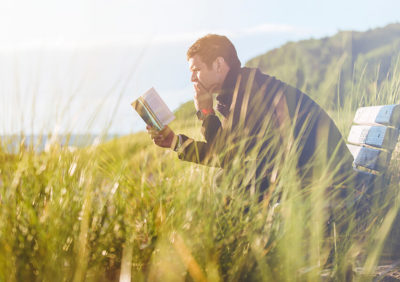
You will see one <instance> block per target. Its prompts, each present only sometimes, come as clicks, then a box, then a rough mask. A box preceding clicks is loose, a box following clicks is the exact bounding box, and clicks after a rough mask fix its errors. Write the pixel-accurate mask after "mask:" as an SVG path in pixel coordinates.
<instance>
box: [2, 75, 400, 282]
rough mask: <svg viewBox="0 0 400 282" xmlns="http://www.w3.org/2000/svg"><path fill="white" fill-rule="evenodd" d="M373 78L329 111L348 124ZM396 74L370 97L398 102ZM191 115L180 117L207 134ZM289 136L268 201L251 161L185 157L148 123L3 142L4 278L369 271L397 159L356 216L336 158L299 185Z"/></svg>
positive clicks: (308, 275)
mask: <svg viewBox="0 0 400 282" xmlns="http://www.w3.org/2000/svg"><path fill="white" fill-rule="evenodd" d="M395 73H397V72H395ZM364 85H367V84H362V83H360V85H356V86H355V88H357V90H354V93H351V94H349V95H348V101H346V102H345V103H344V105H345V107H344V108H341V109H339V110H338V114H337V113H333V115H332V116H333V117H334V118H336V122H337V123H338V124H341V125H342V126H341V129H342V132H343V133H344V135H346V134H347V132H345V131H346V128H348V127H349V126H350V123H351V120H350V121H349V120H348V119H349V117H350V118H351V117H352V115H353V114H354V110H355V108H356V105H358V104H360V103H361V102H360V100H359V99H360V97H358V96H357V95H356V93H362V91H363V90H362V89H363V88H362V87H364ZM399 85H400V80H399V79H398V77H397V76H396V75H393V76H391V77H388V79H387V81H386V82H385V83H384V84H382V87H381V88H380V89H377V95H376V98H374V99H372V100H371V101H370V102H368V101H367V102H365V104H387V103H389V102H390V103H392V102H398V95H399V91H398V90H399V87H398V86H399ZM348 105H351V106H348ZM189 114H190V113H189ZM195 123H196V122H195V121H194V118H193V120H187V119H186V120H185V121H183V120H178V121H176V122H175V124H172V127H173V128H174V129H175V130H176V131H177V132H178V131H179V132H182V131H183V132H185V133H187V134H189V135H191V136H193V135H195V136H196V135H197V137H200V136H199V129H198V128H196V127H198V125H199V124H197V125H196V126H193V124H195ZM280 147H281V148H282V149H281V150H280V151H279V152H277V154H276V157H275V158H274V159H273V160H271V163H270V164H269V166H270V168H276V169H275V170H274V169H272V170H273V171H274V172H275V177H274V180H273V181H272V182H271V185H270V188H269V190H268V191H267V193H265V194H264V195H263V200H262V201H259V197H260V195H259V194H258V193H257V179H255V178H254V177H253V178H252V177H249V176H251V175H252V172H253V171H254V168H255V166H254V164H251V163H252V162H251V161H250V162H249V163H250V165H247V166H245V167H244V166H243V162H242V160H240V159H234V160H233V162H232V163H233V165H232V167H231V169H230V172H229V173H226V172H225V173H221V169H219V168H215V167H205V166H201V165H195V164H191V163H186V162H182V161H179V160H178V159H177V158H176V156H175V153H174V152H171V151H169V150H163V149H159V148H157V147H156V146H154V145H153V144H152V143H151V140H150V138H149V137H148V135H147V134H146V133H143V132H141V133H137V134H135V135H133V136H126V137H123V138H120V139H118V140H113V141H110V142H107V143H105V144H101V145H98V146H88V147H85V148H81V149H78V150H69V148H68V147H67V146H59V145H57V144H53V145H52V146H50V147H48V150H46V151H42V152H38V151H37V150H34V149H33V148H29V147H28V148H27V147H25V146H20V148H19V149H18V150H17V151H16V152H14V153H12V154H11V153H8V152H7V150H6V146H5V145H4V143H2V147H1V148H0V197H1V208H0V238H1V240H0V280H1V281H32V280H38V281H55V280H56V281H71V280H73V281H107V280H112V281H116V280H120V281H186V280H189V281H190V280H194V281H250V280H254V281H296V280H306V281H317V280H321V279H323V278H322V277H325V278H326V279H328V280H329V279H331V280H338V281H343V280H345V279H347V278H349V277H350V276H352V275H353V273H352V271H353V270H354V269H356V267H363V271H364V275H365V276H362V277H363V279H364V278H366V279H369V278H371V277H372V276H368V275H370V274H371V273H373V271H374V268H375V266H376V265H377V264H378V263H379V260H380V259H381V258H382V254H384V255H385V257H386V258H388V257H393V255H394V254H395V253H393V252H392V253H390V252H389V250H390V249H391V248H392V249H393V248H394V247H396V246H393V245H386V246H385V242H392V243H396V240H395V239H394V240H393V238H392V237H393V236H395V235H396V234H397V233H396V229H393V223H394V222H395V219H396V217H397V214H398V203H399V193H398V191H399V189H398V185H399V183H400V181H399V180H400V174H399V173H398V172H397V169H396V168H398V164H397V162H398V159H396V158H395V160H394V161H393V162H392V166H391V168H390V171H389V172H388V173H387V174H386V176H385V179H384V181H383V182H382V183H384V184H382V185H381V186H378V187H376V189H375V190H374V191H373V193H374V195H373V196H372V197H371V199H370V204H369V212H366V213H365V214H362V215H361V216H360V215H358V216H357V214H356V209H355V208H354V205H353V204H354V198H350V196H352V194H351V193H349V195H350V196H349V198H337V195H336V193H332V185H333V184H334V182H335V181H334V179H333V178H332V177H333V171H332V169H331V168H329V167H327V166H321V165H320V166H316V165H315V166H314V169H315V168H318V170H316V171H315V177H314V178H313V179H312V181H310V182H307V184H304V183H302V181H303V180H302V177H301V175H298V174H297V173H296V162H295V160H296V159H297V158H298V156H297V152H296V151H295V150H293V149H292V150H290V147H288V146H284V145H282V146H280ZM271 148H275V147H271ZM288 148H289V149H288ZM292 148H293V147H292ZM256 151H257V150H256V149H255V152H256ZM333 169H334V168H333ZM341 185H342V186H341ZM346 185H347V186H346V188H347V189H348V190H350V191H353V188H354V187H350V186H349V185H351V184H348V183H347V184H346ZM344 186H345V184H343V183H340V184H337V183H336V184H335V188H336V189H342V188H343V187H344ZM249 187H250V188H249ZM343 189H344V188H343ZM330 210H333V211H334V212H335V218H334V220H330ZM391 236H392V237H391ZM388 238H389V240H387V239H388ZM391 238H392V239H391ZM397 247H398V246H397ZM324 275H325V276H324Z"/></svg>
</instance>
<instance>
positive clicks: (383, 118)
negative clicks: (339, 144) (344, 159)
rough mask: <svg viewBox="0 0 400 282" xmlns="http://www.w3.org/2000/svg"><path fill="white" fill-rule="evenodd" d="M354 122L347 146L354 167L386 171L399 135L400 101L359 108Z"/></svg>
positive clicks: (374, 172) (367, 170) (377, 171)
mask: <svg viewBox="0 0 400 282" xmlns="http://www.w3.org/2000/svg"><path fill="white" fill-rule="evenodd" d="M353 123H354V125H353V126H352V127H351V129H350V133H349V137H348V139H347V141H348V142H349V144H347V147H348V148H349V150H350V152H351V153H352V155H353V157H354V163H353V164H354V168H355V169H356V170H361V171H364V172H367V173H371V174H379V173H380V172H383V171H384V170H385V169H386V168H387V166H388V165H389V162H390V159H391V155H392V151H393V150H394V148H395V146H396V144H397V140H398V137H399V127H400V105H385V106H373V107H362V108H359V109H358V110H357V112H356V114H355V117H354V120H353Z"/></svg>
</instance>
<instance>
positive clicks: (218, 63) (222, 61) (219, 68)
mask: <svg viewBox="0 0 400 282" xmlns="http://www.w3.org/2000/svg"><path fill="white" fill-rule="evenodd" d="M214 62H215V63H216V68H217V71H218V72H221V71H222V65H223V64H225V59H224V58H223V57H217V58H216V59H215V61H214Z"/></svg>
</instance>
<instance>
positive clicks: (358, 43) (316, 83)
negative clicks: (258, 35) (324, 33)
mask: <svg viewBox="0 0 400 282" xmlns="http://www.w3.org/2000/svg"><path fill="white" fill-rule="evenodd" d="M399 54H400V24H391V25H388V26H386V27H383V28H377V29H373V30H368V31H366V32H356V31H340V32H338V33H337V34H336V35H334V36H332V37H326V38H322V39H309V40H303V41H299V42H289V43H287V44H285V45H284V46H282V47H280V48H277V49H274V50H271V51H269V52H267V53H265V54H263V55H260V56H258V57H255V58H253V59H251V60H250V61H248V62H247V63H246V65H247V66H251V67H259V68H260V69H261V70H262V71H263V72H265V73H268V74H270V75H273V76H276V77H277V78H278V79H280V80H282V81H285V82H287V83H289V84H291V85H293V86H296V87H298V88H299V89H301V90H303V91H304V92H305V93H307V94H309V95H310V96H312V97H313V98H314V99H315V100H317V101H318V102H319V103H320V104H322V105H323V106H325V108H336V106H337V105H338V104H339V105H341V106H342V105H343V104H344V101H345V99H346V96H348V95H352V96H354V95H360V93H354V89H355V87H357V86H358V85H359V84H363V86H366V87H365V89H366V91H365V93H363V95H360V96H364V97H371V96H374V95H376V94H377V93H376V91H377V89H378V88H379V86H381V83H382V82H383V81H385V79H386V78H387V76H392V75H393V72H391V71H390V70H393V69H394V68H395V66H396V65H397V62H398V57H399ZM365 103H368V102H367V101H365V98H364V99H360V100H359V105H362V104H365Z"/></svg>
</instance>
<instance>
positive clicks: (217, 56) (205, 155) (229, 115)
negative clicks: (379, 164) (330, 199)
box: [147, 34, 353, 191]
mask: <svg viewBox="0 0 400 282" xmlns="http://www.w3.org/2000/svg"><path fill="white" fill-rule="evenodd" d="M187 59H188V62H189V68H190V71H191V72H192V76H191V81H192V83H193V86H194V90H195V95H194V103H195V108H196V110H197V116H198V118H199V119H200V120H201V121H202V133H203V135H204V139H205V141H195V140H193V139H191V138H189V137H187V136H185V135H176V134H175V133H174V132H173V131H172V130H171V129H170V128H169V127H166V128H165V129H164V130H162V131H160V132H157V131H155V130H153V129H152V128H149V127H148V128H147V129H148V130H149V133H150V134H151V137H152V139H153V141H154V143H155V144H156V145H158V146H160V147H164V148H172V149H173V150H174V151H176V152H178V156H179V158H180V159H182V160H186V161H191V162H196V163H201V164H206V165H214V166H221V167H223V168H224V170H228V171H229V170H230V169H231V168H232V165H233V163H234V162H235V160H236V163H238V162H239V163H240V165H243V170H244V171H246V172H245V174H248V173H250V172H251V171H252V173H253V175H252V176H253V180H255V182H254V183H257V187H258V188H259V189H260V190H261V191H264V190H265V189H267V188H268V187H269V185H270V183H271V181H274V177H275V176H276V173H274V171H275V172H276V168H277V166H276V163H277V162H276V159H280V160H281V161H282V160H284V158H285V157H287V156H291V158H295V159H296V165H295V167H297V171H298V175H299V176H300V178H301V179H302V183H303V185H307V183H309V181H311V180H310V179H312V177H311V176H313V175H315V169H316V168H318V169H321V167H323V168H328V167H329V169H330V170H331V171H332V172H334V174H335V175H336V176H339V178H340V176H341V175H343V174H344V173H345V172H346V171H351V169H352V160H353V158H352V156H351V154H350V152H349V151H348V149H347V147H346V145H345V142H344V140H343V138H342V136H341V134H340V132H339V130H338V129H337V127H336V126H335V124H334V122H333V121H332V119H331V118H330V117H329V116H328V115H327V114H326V112H325V111H324V110H323V109H322V108H321V107H319V106H318V105H317V104H316V103H315V102H314V101H313V100H312V99H311V98H309V97H308V96H307V95H306V94H304V93H302V92H301V91H300V90H298V89H295V88H293V87H291V86H289V85H287V84H285V83H283V82H281V81H279V80H277V79H275V78H274V77H271V76H268V75H266V74H263V73H261V72H260V71H259V70H258V69H250V68H241V64H240V61H239V59H238V56H237V53H236V50H235V47H234V46H233V44H232V43H231V42H230V41H229V39H228V38H226V37H225V36H220V35H214V34H209V35H207V36H205V37H202V38H200V39H198V40H197V41H196V42H195V43H194V44H193V45H192V46H191V47H190V48H189V50H188V52H187ZM214 93H216V105H214V102H213V94H214ZM218 115H220V116H221V118H219V117H218ZM293 152H295V154H293ZM248 164H254V165H253V166H252V165H250V166H249V165H248ZM254 166H255V169H251V167H253V168H254ZM340 181H341V179H336V180H334V181H333V182H336V183H338V182H340ZM248 184H249V181H247V182H246V183H245V185H248Z"/></svg>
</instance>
